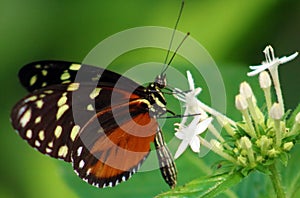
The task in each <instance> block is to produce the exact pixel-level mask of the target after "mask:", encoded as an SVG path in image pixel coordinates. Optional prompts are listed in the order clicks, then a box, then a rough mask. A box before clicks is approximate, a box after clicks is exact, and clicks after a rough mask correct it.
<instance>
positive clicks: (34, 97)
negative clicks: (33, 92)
mask: <svg viewBox="0 0 300 198" xmlns="http://www.w3.org/2000/svg"><path fill="white" fill-rule="evenodd" d="M36 99H37V96H30V97H29V98H26V99H25V100H24V102H29V101H35V100H36Z"/></svg>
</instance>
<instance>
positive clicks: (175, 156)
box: [174, 141, 189, 159]
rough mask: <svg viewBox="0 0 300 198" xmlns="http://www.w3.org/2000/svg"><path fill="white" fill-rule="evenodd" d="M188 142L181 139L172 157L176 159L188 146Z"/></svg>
mask: <svg viewBox="0 0 300 198" xmlns="http://www.w3.org/2000/svg"><path fill="white" fill-rule="evenodd" d="M188 145H189V143H188V142H187V141H182V142H181V143H180V145H179V147H178V149H177V151H176V153H175V155H174V158H175V159H177V158H178V157H179V156H180V155H181V154H182V153H183V152H184V151H185V150H186V148H187V147H188Z"/></svg>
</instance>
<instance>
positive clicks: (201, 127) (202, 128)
mask: <svg viewBox="0 0 300 198" xmlns="http://www.w3.org/2000/svg"><path fill="white" fill-rule="evenodd" d="M212 120H213V118H212V117H209V118H206V119H205V120H203V121H201V122H200V123H199V124H198V125H197V127H196V129H195V130H196V134H197V135H199V134H201V133H203V132H204V131H205V130H206V129H207V127H208V125H210V123H211V122H212Z"/></svg>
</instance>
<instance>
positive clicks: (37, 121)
mask: <svg viewBox="0 0 300 198" xmlns="http://www.w3.org/2000/svg"><path fill="white" fill-rule="evenodd" d="M41 119H42V117H41V116H39V117H37V118H36V119H35V121H34V123H35V124H38V123H40V122H41Z"/></svg>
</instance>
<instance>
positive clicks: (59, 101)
mask: <svg viewBox="0 0 300 198" xmlns="http://www.w3.org/2000/svg"><path fill="white" fill-rule="evenodd" d="M67 100H68V98H67V97H66V96H62V97H61V98H60V99H59V100H58V101H57V106H58V107H61V106H62V105H64V104H66V102H67Z"/></svg>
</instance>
